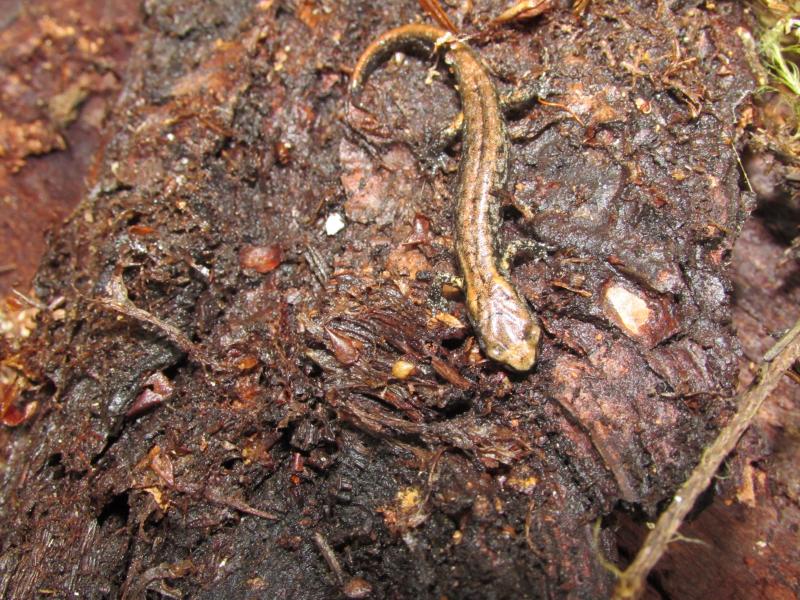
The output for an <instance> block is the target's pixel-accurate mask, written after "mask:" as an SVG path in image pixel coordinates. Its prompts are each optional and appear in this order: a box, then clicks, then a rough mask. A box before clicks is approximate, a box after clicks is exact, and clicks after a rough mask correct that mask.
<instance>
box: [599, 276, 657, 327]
mask: <svg viewBox="0 0 800 600" xmlns="http://www.w3.org/2000/svg"><path fill="white" fill-rule="evenodd" d="M606 302H607V303H608V307H609V308H610V309H611V310H612V311H613V312H614V313H616V317H617V320H618V321H619V322H620V324H621V325H622V326H623V327H624V328H625V329H627V330H628V332H630V333H631V334H632V335H640V334H641V333H642V328H643V327H644V325H645V324H646V323H647V321H648V319H649V318H650V308H649V307H648V306H647V302H645V300H643V299H642V298H640V297H639V296H637V295H636V294H633V293H631V292H629V291H628V290H626V289H625V288H623V287H621V286H617V285H615V286H611V287H609V288H608V289H607V290H606Z"/></svg>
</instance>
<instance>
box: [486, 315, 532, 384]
mask: <svg viewBox="0 0 800 600" xmlns="http://www.w3.org/2000/svg"><path fill="white" fill-rule="evenodd" d="M541 335H542V330H541V329H540V328H539V326H538V325H537V324H536V323H531V327H529V328H527V331H526V332H525V333H524V334H522V335H520V336H513V337H506V338H503V339H497V338H495V339H487V340H484V345H485V347H486V348H485V351H486V354H487V356H488V357H489V358H491V359H492V360H495V361H497V362H499V363H503V364H504V365H506V366H507V367H509V368H511V369H513V370H514V371H518V372H520V373H524V372H525V371H530V370H531V368H532V367H533V365H534V364H535V363H536V358H537V357H538V355H539V339H540V338H541Z"/></svg>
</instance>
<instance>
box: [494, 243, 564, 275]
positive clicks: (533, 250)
mask: <svg viewBox="0 0 800 600" xmlns="http://www.w3.org/2000/svg"><path fill="white" fill-rule="evenodd" d="M554 250H555V248H554V247H553V246H549V245H548V244H545V243H543V242H540V241H538V240H531V239H519V240H514V241H513V242H511V243H510V244H509V245H508V246H506V249H505V251H504V252H503V254H502V256H501V257H500V262H499V264H498V265H497V267H498V269H499V270H500V273H502V274H503V275H504V276H505V277H510V273H511V263H512V262H513V261H514V259H515V258H516V257H517V255H519V254H528V255H531V256H533V258H534V259H535V260H544V259H545V258H547V255H548V253H550V252H553V251H554Z"/></svg>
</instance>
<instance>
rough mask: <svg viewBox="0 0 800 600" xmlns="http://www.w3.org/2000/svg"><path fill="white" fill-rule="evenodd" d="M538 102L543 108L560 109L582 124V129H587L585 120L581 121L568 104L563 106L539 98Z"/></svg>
mask: <svg viewBox="0 0 800 600" xmlns="http://www.w3.org/2000/svg"><path fill="white" fill-rule="evenodd" d="M537 101H538V102H539V104H541V105H543V106H552V107H554V108H560V109H561V110H563V111H564V112H566V113H569V115H570V116H571V117H572V118H573V119H575V120H576V121H577V122H578V123H579V124H580V126H581V127H586V123H584V122H583V120H581V118H580V117H579V116H578V115H577V114H575V111H573V110H572V109H571V108H570V107H569V106H567V105H566V104H561V103H559V102H548V101H547V100H542V99H541V98H537Z"/></svg>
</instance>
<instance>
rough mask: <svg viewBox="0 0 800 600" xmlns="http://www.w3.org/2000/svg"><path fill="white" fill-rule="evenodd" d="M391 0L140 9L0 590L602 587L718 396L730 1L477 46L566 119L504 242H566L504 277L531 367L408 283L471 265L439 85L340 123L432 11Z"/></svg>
mask: <svg viewBox="0 0 800 600" xmlns="http://www.w3.org/2000/svg"><path fill="white" fill-rule="evenodd" d="M385 7H389V3H371V2H356V1H346V2H320V3H312V2H305V1H298V2H273V1H271V0H266V1H262V2H260V3H252V2H245V1H243V0H242V1H238V2H232V3H231V2H226V3H222V2H219V3H216V2H209V3H205V4H199V3H195V2H188V1H183V2H182V1H180V0H178V1H173V2H168V1H158V0H153V1H150V0H148V1H147V2H145V3H144V5H143V10H144V16H143V18H144V24H143V26H142V31H141V38H140V39H139V41H138V43H137V44H136V46H135V48H134V51H133V53H132V54H131V55H130V58H129V59H128V63H127V69H128V71H127V76H126V77H125V78H124V79H123V80H122V82H123V88H122V93H121V96H120V99H119V101H118V103H117V104H116V106H115V108H114V109H113V112H112V113H111V114H109V115H108V117H107V123H108V126H107V129H105V130H104V131H107V132H108V138H107V140H108V142H107V144H103V147H102V152H101V153H100V155H99V160H98V163H97V164H98V168H97V170H96V172H94V173H92V175H91V176H90V179H89V188H88V189H89V191H88V193H87V194H86V196H85V199H84V200H83V202H82V203H81V205H80V206H79V208H78V210H77V211H76V212H75V213H74V214H73V216H72V217H71V218H70V220H69V221H68V223H67V224H66V225H65V227H64V228H63V230H62V231H61V232H59V234H58V235H57V236H56V237H54V239H53V241H52V244H51V245H50V248H49V251H48V254H47V255H46V258H45V261H44V263H43V265H42V267H41V269H40V271H39V275H38V277H37V287H36V289H37V293H38V295H39V297H40V298H41V299H42V300H43V301H44V302H45V303H49V302H52V301H53V300H54V299H56V298H58V297H60V296H63V297H64V298H65V300H64V301H63V305H60V307H61V308H63V311H60V312H50V313H47V312H45V313H42V315H41V322H40V325H39V328H38V329H37V331H36V333H35V337H34V338H33V340H32V341H31V342H30V343H29V344H28V345H27V346H26V348H25V349H24V351H23V352H22V353H21V354H20V355H19V356H18V357H16V358H15V359H14V360H15V363H16V364H18V365H20V367H19V368H20V369H22V370H23V371H24V372H25V373H26V375H27V378H28V379H29V380H30V382H31V384H30V387H29V389H28V390H27V391H25V392H24V393H23V394H22V395H21V396H20V397H19V398H17V399H16V400H15V401H16V403H17V404H19V405H20V406H24V405H26V404H28V405H31V403H33V402H37V403H38V404H37V405H36V406H37V410H36V411H35V414H34V415H33V416H32V417H31V418H30V420H29V421H28V422H27V423H26V424H25V425H23V426H21V427H19V428H17V429H15V430H13V433H11V430H6V434H4V435H5V436H6V439H7V442H6V445H5V452H6V466H5V468H4V470H3V471H2V486H3V488H2V489H4V494H3V495H2V498H1V499H0V501H1V502H2V504H0V531H3V532H4V535H3V536H2V539H3V541H2V542H0V590H2V595H4V596H9V597H22V598H24V597H31V596H33V595H34V594H35V593H36V592H37V591H41V590H46V591H49V593H51V594H54V595H56V596H66V595H68V594H77V595H79V596H81V597H87V598H99V597H117V596H122V597H145V596H147V597H158V596H159V595H168V596H169V595H172V596H175V595H183V596H188V597H209V598H214V597H232V598H235V597H269V598H279V597H286V598H289V597H291V598H327V597H331V596H332V595H334V596H335V595H336V594H337V593H339V594H345V595H348V596H349V597H358V594H362V593H365V592H366V591H367V590H371V593H372V596H373V597H378V598H382V597H391V598H405V597H408V598H411V597H425V598H428V597H430V598H438V597H442V596H447V597H459V598H471V597H475V598H478V597H481V598H483V597H497V598H503V597H534V598H537V597H561V596H570V597H585V598H598V597H603V596H604V595H607V593H608V590H609V589H610V585H611V578H610V575H609V574H608V573H607V571H606V570H605V569H604V568H603V567H602V566H601V565H600V564H599V561H598V560H597V557H596V550H595V548H594V546H593V543H592V525H593V523H594V522H595V521H596V520H597V519H598V518H601V517H604V516H607V515H609V514H610V513H612V511H613V510H614V509H616V510H617V513H618V514H619V513H620V511H622V513H624V514H628V515H634V516H635V517H636V518H648V517H652V516H653V515H654V514H655V513H656V510H657V508H658V506H659V503H660V502H661V501H663V500H664V499H665V498H667V497H669V493H670V491H671V490H672V489H674V487H675V486H676V485H677V484H678V483H679V482H680V481H681V480H682V479H683V478H684V477H685V475H686V473H687V472H688V471H689V470H690V469H691V466H692V464H693V461H694V460H695V459H696V457H697V456H698V454H699V452H700V450H701V448H702V447H703V445H704V444H705V443H706V442H707V441H708V440H709V439H710V438H711V437H712V436H713V433H714V431H715V430H716V428H717V427H718V426H719V424H720V423H721V422H722V421H723V420H724V418H725V417H726V415H727V414H728V412H729V411H730V409H731V407H730V405H729V403H728V402H727V401H726V400H725V398H727V397H728V396H729V395H730V394H731V392H732V391H733V387H734V384H735V382H736V373H737V368H738V353H739V346H738V343H737V341H736V339H735V338H734V336H733V334H732V330H731V327H730V306H729V300H730V291H731V285H730V282H729V281H728V279H726V275H725V267H726V264H727V261H728V259H729V254H730V249H731V248H732V246H733V244H734V242H735V240H736V238H737V236H738V232H739V230H740V228H741V226H742V224H743V222H744V219H745V217H746V216H747V213H748V210H749V207H750V205H751V196H750V195H748V194H746V193H742V192H741V191H740V187H739V186H740V170H739V164H738V161H737V158H736V153H735V150H734V146H733V144H734V142H733V140H736V139H738V137H739V136H740V135H741V132H742V131H741V129H740V128H741V127H742V126H744V125H746V118H742V120H741V121H740V116H741V115H742V114H743V113H741V110H742V109H743V108H745V107H746V105H745V104H743V102H744V101H745V99H746V98H747V95H748V92H749V91H750V90H752V87H753V83H752V80H751V78H750V76H749V74H748V70H747V62H746V60H745V56H744V54H743V50H742V48H741V46H740V43H739V38H738V37H737V35H736V34H735V28H736V27H737V26H739V25H741V24H747V21H746V18H745V16H744V15H743V14H742V12H741V8H740V6H739V4H738V3H733V2H732V3H727V2H720V3H717V4H716V5H715V6H714V7H708V6H706V5H696V3H674V4H673V5H670V6H667V5H666V4H662V3H658V4H656V3H652V5H650V4H648V5H647V6H642V5H641V4H640V3H630V4H629V5H625V4H622V3H613V4H612V3H608V4H607V3H605V2H600V1H597V2H593V3H592V4H591V6H590V9H589V12H588V14H587V15H586V16H585V18H584V19H583V20H576V19H575V18H574V17H573V16H572V15H571V14H570V12H569V10H568V7H567V6H566V5H564V4H563V3H562V5H559V6H557V7H555V8H554V9H553V10H552V11H550V12H549V13H547V14H546V15H544V16H542V17H540V18H539V19H537V20H534V21H531V22H529V23H526V24H519V25H517V26H514V27H511V28H506V29H504V30H502V31H498V32H496V33H494V34H491V35H487V36H483V37H482V38H480V39H478V40H476V41H475V42H474V43H475V45H476V46H478V47H479V50H480V53H481V55H482V56H483V57H484V58H485V60H486V61H487V63H488V64H490V65H491V67H492V70H493V71H494V73H495V74H496V76H497V80H498V83H499V85H500V86H501V87H502V88H503V89H512V88H517V87H519V86H524V85H529V84H531V83H532V82H536V83H537V84H538V85H539V86H540V90H541V93H542V95H543V100H544V101H545V102H546V103H541V104H535V105H534V106H533V107H531V108H530V110H528V111H524V112H523V113H521V114H519V115H517V117H518V119H517V120H516V121H515V122H514V124H513V126H512V129H513V131H514V136H515V143H514V145H513V147H512V164H511V173H512V177H511V185H510V186H509V191H510V194H509V196H510V197H513V201H514V203H515V204H516V208H513V207H509V209H508V214H507V219H506V221H505V223H504V230H503V235H504V236H505V237H506V238H508V239H514V238H517V237H524V236H535V237H536V238H538V239H540V240H542V241H545V242H547V243H549V244H551V245H553V246H555V247H556V250H555V251H554V252H553V253H552V254H551V255H550V256H549V257H548V258H547V259H546V260H543V261H540V262H534V261H527V260H524V259H521V260H520V261H518V264H517V265H516V267H515V270H514V277H515V279H516V281H517V283H518V285H519V286H520V289H522V290H523V292H524V293H525V295H526V297H527V298H528V299H529V301H530V302H531V304H532V305H533V306H534V307H535V309H536V310H537V312H538V313H539V314H540V315H541V316H542V319H543V321H544V324H545V327H546V331H547V336H546V340H545V342H544V346H543V357H542V359H541V361H540V363H539V364H538V366H537V369H536V370H535V371H534V372H533V373H531V374H529V375H528V376H525V377H521V376H511V375H508V374H507V373H505V372H504V371H502V370H501V369H498V368H497V367H496V366H495V365H492V364H490V363H486V362H485V361H482V360H481V359H480V356H479V353H478V352H477V349H476V346H475V342H474V339H473V338H472V336H471V332H470V331H469V329H468V328H467V327H465V326H464V325H462V323H466V322H467V321H466V318H465V315H464V312H463V306H462V304H461V302H460V300H459V299H458V298H455V299H454V300H453V302H452V303H451V310H452V312H453V314H452V315H450V316H449V317H447V318H439V319H431V314H430V311H429V310H428V308H427V305H426V303H425V297H426V294H427V291H428V285H427V284H424V283H421V282H418V281H415V280H414V278H413V277H412V276H411V275H412V274H413V273H414V272H415V271H416V270H419V269H440V270H442V269H443V270H454V264H453V258H452V242H451V238H452V227H451V223H452V206H453V201H452V196H451V190H452V189H453V188H454V185H453V184H454V178H455V176H456V173H455V171H456V169H457V162H458V157H459V153H458V148H457V147H456V148H454V149H453V151H452V152H449V153H448V154H446V155H444V156H441V155H439V154H437V153H433V152H431V151H429V150H428V148H429V147H430V142H431V141H432V140H433V138H434V136H435V134H436V132H437V131H438V129H439V127H440V126H441V124H442V123H446V122H448V120H449V118H450V117H452V115H453V114H454V113H455V111H456V110H457V106H458V104H457V100H456V98H455V95H454V93H453V91H452V86H451V85H450V83H449V82H448V80H447V78H446V77H443V78H440V79H438V80H434V82H433V84H432V85H426V83H425V79H426V70H427V67H428V66H429V62H428V61H424V60H420V59H418V58H408V59H407V60H406V61H404V62H397V63H395V62H393V63H392V64H389V65H387V66H386V67H385V68H383V69H381V70H380V71H379V72H377V73H376V74H375V76H374V77H373V79H372V80H371V84H370V88H369V90H368V94H367V96H366V98H365V101H366V104H367V106H368V107H369V108H370V112H371V113H373V116H372V119H371V120H370V119H365V118H364V117H363V115H362V116H361V118H360V120H359V121H358V123H357V127H348V126H347V125H346V124H345V117H346V96H345V90H346V83H347V67H348V66H349V65H352V64H354V62H355V59H356V58H357V56H358V53H359V52H360V51H361V50H362V49H363V47H364V46H365V45H366V43H367V41H368V40H369V39H370V38H371V37H372V36H373V35H375V34H376V33H378V32H380V31H383V30H385V29H386V28H387V27H389V26H392V25H397V24H401V23H405V22H409V21H411V20H413V19H414V18H416V16H417V10H418V9H417V5H416V3H415V2H411V1H405V2H399V3H391V10H388V8H385ZM504 7H505V6H504V3H502V2H490V1H485V2H476V3H475V10H474V11H473V12H472V13H471V15H469V16H468V17H465V15H458V17H459V19H457V21H459V22H461V23H462V27H463V29H464V30H466V31H475V30H476V29H480V27H479V25H480V24H481V23H483V22H485V21H486V20H487V19H488V18H489V17H491V16H492V15H495V14H497V13H498V12H499V11H500V10H501V8H504ZM476 24H477V25H478V26H477V27H476ZM20 35H22V34H20ZM23 37H24V36H23ZM111 91H112V89H111V88H109V92H111ZM50 93H52V92H50ZM67 104H69V103H67ZM51 112H52V111H51ZM83 112H84V111H81V113H80V115H83ZM78 118H82V116H81V117H78ZM53 147H57V146H53ZM54 156H57V155H54ZM19 160H28V162H30V161H29V159H28V158H27V157H26V156H21V157H20V158H19ZM37 160H41V159H37ZM84 164H85V163H81V166H83V165H84ZM23 168H29V166H26V167H23ZM82 168H83V167H82ZM77 193H80V192H77ZM529 213H531V214H533V218H531V219H526V218H524V217H523V215H525V214H529ZM332 215H343V216H344V217H345V220H346V226H345V228H344V229H343V230H341V231H339V232H337V233H336V234H335V235H330V236H329V235H326V234H325V224H326V222H329V219H330V218H331V216H332ZM631 307H633V308H631ZM403 369H406V372H405V373H404V372H403ZM408 369H411V372H410V374H409V373H408V371H407V370H408ZM401 373H402V376H400V377H398V375H399V374H401ZM795 505H796V502H795ZM65 506H67V507H69V510H68V511H65V510H64V507H65ZM607 525H608V527H606V528H604V529H603V531H602V533H601V536H600V545H601V549H602V552H604V553H605V554H606V555H608V556H609V557H610V558H612V559H615V558H618V556H617V555H616V551H615V548H614V546H615V544H614V528H613V523H612V521H611V520H608V521H607ZM662 579H664V578H662ZM662 585H663V587H664V588H666V587H668V586H669V582H667V583H662ZM676 589H677V588H676ZM788 589H791V587H789V588H788Z"/></svg>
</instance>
